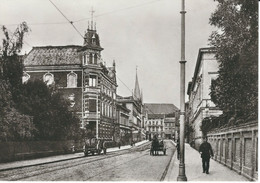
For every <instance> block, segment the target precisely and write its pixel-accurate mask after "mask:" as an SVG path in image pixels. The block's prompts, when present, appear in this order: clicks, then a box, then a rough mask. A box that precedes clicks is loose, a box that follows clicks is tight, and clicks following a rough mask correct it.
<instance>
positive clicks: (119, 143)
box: [118, 141, 121, 149]
mask: <svg viewBox="0 0 260 183" xmlns="http://www.w3.org/2000/svg"><path fill="white" fill-rule="evenodd" d="M120 147H121V142H120V141H119V142H118V148H119V149H120Z"/></svg>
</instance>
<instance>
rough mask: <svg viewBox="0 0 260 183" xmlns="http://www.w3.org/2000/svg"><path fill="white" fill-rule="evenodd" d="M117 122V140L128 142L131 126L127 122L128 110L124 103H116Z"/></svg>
mask: <svg viewBox="0 0 260 183" xmlns="http://www.w3.org/2000/svg"><path fill="white" fill-rule="evenodd" d="M116 109H117V121H118V122H117V123H118V127H119V134H118V137H119V138H118V140H120V141H121V142H122V143H123V144H130V143H131V140H132V128H131V124H130V122H129V116H130V115H129V113H130V110H129V109H127V108H126V105H125V104H117V108H116Z"/></svg>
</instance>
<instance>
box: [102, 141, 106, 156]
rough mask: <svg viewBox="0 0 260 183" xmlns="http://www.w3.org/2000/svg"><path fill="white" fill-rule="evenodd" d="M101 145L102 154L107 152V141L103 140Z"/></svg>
mask: <svg viewBox="0 0 260 183" xmlns="http://www.w3.org/2000/svg"><path fill="white" fill-rule="evenodd" d="M102 146H103V152H104V154H107V142H106V140H104V142H103V145H102Z"/></svg>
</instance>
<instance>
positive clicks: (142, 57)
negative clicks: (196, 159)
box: [0, 0, 217, 108]
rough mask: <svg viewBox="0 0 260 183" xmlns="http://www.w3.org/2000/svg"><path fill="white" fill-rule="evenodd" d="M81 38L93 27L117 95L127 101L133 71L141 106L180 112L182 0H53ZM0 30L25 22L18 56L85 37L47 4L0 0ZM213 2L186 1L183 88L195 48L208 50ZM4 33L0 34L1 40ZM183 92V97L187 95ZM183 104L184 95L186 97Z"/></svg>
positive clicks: (34, 0) (31, 0)
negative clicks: (113, 70) (112, 72)
mask: <svg viewBox="0 0 260 183" xmlns="http://www.w3.org/2000/svg"><path fill="white" fill-rule="evenodd" d="M51 1H52V2H53V3H54V4H55V5H56V6H57V7H58V8H59V10H60V11H61V12H62V13H63V14H64V15H65V16H66V17H67V18H68V19H69V20H70V21H73V22H74V23H73V25H74V26H75V27H76V28H77V30H78V31H79V32H80V34H81V35H84V32H85V31H86V30H87V27H88V21H90V20H91V13H90V10H91V8H92V7H93V9H94V11H95V12H94V14H93V19H94V22H96V29H97V33H98V34H99V37H100V44H101V46H102V47H103V48H104V50H103V51H102V52H101V55H102V59H103V60H104V61H105V62H106V65H107V66H112V63H113V60H115V62H116V72H117V77H118V79H117V84H118V88H117V94H119V95H121V96H130V95H131V93H132V90H134V84H135V76H136V70H137V73H138V80H139V85H140V89H141V90H142V92H143V99H144V103H172V104H174V105H176V106H177V107H178V108H179V107H180V63H179V61H180V58H181V56H180V55H181V50H180V46H181V14H180V11H181V0H51ZM0 4H1V6H0V25H1V26H2V25H5V26H6V27H7V28H8V29H9V30H10V31H14V29H15V28H16V26H17V25H18V24H19V23H21V22H23V21H26V22H27V24H28V25H29V27H30V29H31V31H30V33H29V34H28V35H27V36H26V37H25V44H24V48H23V51H22V53H28V52H29V51H30V50H31V49H32V47H33V46H48V45H52V46H63V45H82V44H83V38H82V37H81V35H80V34H79V33H78V32H77V31H76V30H75V29H74V28H73V26H72V25H71V24H70V23H69V22H68V20H66V19H65V18H64V16H62V14H61V13H60V12H59V11H58V10H57V9H56V8H55V6H54V5H53V4H52V3H51V2H50V0H0ZM216 7H217V3H216V2H214V1H213V0H186V1H185V9H186V11H187V13H186V15H185V18H186V33H185V34H186V60H187V62H186V81H185V82H186V83H185V89H186V91H187V86H188V82H189V81H191V79H192V76H193V74H194V70H195V64H196V60H197V56H198V51H199V48H203V47H208V46H209V45H208V38H209V36H210V34H211V32H212V31H214V30H216V28H215V27H213V26H211V25H209V18H210V16H211V14H212V13H213V12H214V11H215V9H216ZM2 38H3V34H2V33H0V39H1V40H2ZM186 93H187V92H185V95H186ZM186 101H187V96H186Z"/></svg>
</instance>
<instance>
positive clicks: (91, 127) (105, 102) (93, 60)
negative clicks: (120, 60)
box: [23, 23, 117, 139]
mask: <svg viewBox="0 0 260 183" xmlns="http://www.w3.org/2000/svg"><path fill="white" fill-rule="evenodd" d="M102 50H103V48H102V47H101V45H100V39H99V35H98V34H97V31H96V30H95V29H94V28H93V23H91V26H90V28H88V29H87V32H86V33H85V35H84V40H83V45H68V46H44V47H33V49H32V50H31V51H30V52H29V53H28V55H27V56H26V57H25V59H24V66H25V70H24V76H23V82H27V81H28V80H34V79H39V80H43V81H44V82H45V83H46V84H47V85H52V84H55V86H56V87H57V88H58V89H59V91H61V92H62V93H63V96H64V97H65V98H67V99H69V101H70V103H71V105H70V109H71V110H72V111H74V112H76V113H77V114H78V115H79V117H80V119H81V122H82V123H81V127H82V128H86V129H87V130H88V132H87V134H88V135H89V136H96V137H97V138H104V139H113V136H114V134H115V125H114V124H115V123H116V92H117V81H116V66H115V62H113V66H112V67H106V65H105V64H104V62H102V59H101V52H102Z"/></svg>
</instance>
